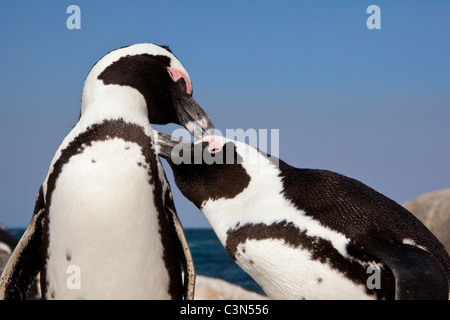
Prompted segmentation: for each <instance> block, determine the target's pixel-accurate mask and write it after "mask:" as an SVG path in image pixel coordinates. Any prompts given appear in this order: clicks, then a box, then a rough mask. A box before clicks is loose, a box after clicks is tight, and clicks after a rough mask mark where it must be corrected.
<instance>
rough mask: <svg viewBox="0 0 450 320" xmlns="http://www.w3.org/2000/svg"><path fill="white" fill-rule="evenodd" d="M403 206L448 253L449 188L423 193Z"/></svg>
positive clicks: (449, 242)
mask: <svg viewBox="0 0 450 320" xmlns="http://www.w3.org/2000/svg"><path fill="white" fill-rule="evenodd" d="M403 206H404V207H405V208H406V209H408V210H409V211H411V212H412V213H413V214H414V215H415V216H416V217H417V218H418V219H419V220H420V221H422V223H423V224H424V225H425V226H426V227H427V228H428V229H430V231H431V232H432V233H433V234H434V235H435V236H436V238H438V240H439V241H441V242H442V244H443V245H444V246H445V249H446V250H447V252H450V188H447V189H442V190H437V191H433V192H430V193H425V194H423V195H420V196H418V197H416V198H414V199H412V200H410V201H408V202H406V203H405V204H403Z"/></svg>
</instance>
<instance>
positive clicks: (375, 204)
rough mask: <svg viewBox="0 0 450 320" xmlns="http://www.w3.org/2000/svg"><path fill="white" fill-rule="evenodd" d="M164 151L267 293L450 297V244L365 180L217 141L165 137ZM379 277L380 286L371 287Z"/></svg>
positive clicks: (184, 187) (183, 186)
mask: <svg viewBox="0 0 450 320" xmlns="http://www.w3.org/2000/svg"><path fill="white" fill-rule="evenodd" d="M158 152H159V153H160V155H162V156H163V157H164V158H166V159H167V160H168V162H169V164H170V165H171V167H172V169H173V173H174V177H175V182H176V184H177V186H178V187H179V189H180V190H181V192H182V193H183V194H184V195H185V196H186V197H187V198H188V199H189V200H190V201H192V202H193V203H194V204H195V205H196V206H197V207H198V208H199V209H200V210H201V211H202V212H203V213H204V214H205V216H206V218H207V219H208V221H209V223H210V225H211V226H212V228H213V229H214V230H215V232H216V234H217V236H218V238H219V239H220V241H221V242H222V244H223V246H224V247H225V248H226V250H227V251H228V253H229V254H230V255H231V257H232V258H233V259H234V260H235V261H236V263H237V264H238V265H239V266H240V267H241V268H242V269H243V270H244V271H246V272H247V273H248V274H249V275H251V276H252V277H253V279H254V280H255V281H256V282H258V283H259V284H260V286H261V287H262V289H263V290H264V291H265V292H266V293H267V295H268V296H269V297H271V298H274V299H394V298H396V299H447V298H448V285H449V283H448V281H449V277H450V258H449V256H448V254H447V252H446V251H445V249H444V247H443V245H442V244H441V243H440V242H439V241H438V240H437V239H436V238H435V237H434V235H433V234H432V233H431V232H430V231H429V230H428V229H427V228H426V227H425V226H424V225H423V224H422V223H421V222H420V221H419V220H418V219H416V218H415V217H414V216H413V215H412V214H411V213H410V212H409V211H407V210H406V209H404V208H403V207H402V206H400V205H399V204H397V203H396V202H394V201H393V200H391V199H388V198H387V197H385V196H383V195H382V194H380V193H378V192H376V191H375V190H373V189H371V188H370V187H368V186H366V185H364V184H363V183H361V182H359V181H357V180H354V179H351V178H348V177H345V176H343V175H340V174H337V173H334V172H331V171H326V170H313V169H298V168H294V167H292V166H290V165H288V164H287V163H285V162H283V161H282V160H279V159H276V158H274V157H269V156H268V155H267V154H265V153H263V152H260V151H259V150H257V149H256V148H253V147H251V146H249V145H247V144H245V143H242V142H238V141H233V140H229V139H226V138H223V137H219V136H209V137H207V138H204V139H203V140H198V141H196V142H195V143H194V144H190V143H187V142H180V141H177V140H176V139H174V138H172V139H171V137H169V136H167V135H165V134H162V133H160V134H159V138H158ZM189 163H190V164H189ZM375 271H378V275H379V284H378V285H374V283H372V282H370V281H369V277H370V276H371V275H372V274H374V272H375ZM368 283H370V285H368Z"/></svg>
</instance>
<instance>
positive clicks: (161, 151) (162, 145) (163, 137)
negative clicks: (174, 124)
mask: <svg viewBox="0 0 450 320" xmlns="http://www.w3.org/2000/svg"><path fill="white" fill-rule="evenodd" d="M153 131H154V132H155V140H156V152H157V153H158V155H159V156H160V157H162V158H164V159H166V160H167V161H169V163H170V162H172V161H171V160H172V158H174V157H178V158H180V157H182V156H183V155H182V154H180V151H182V150H190V149H191V148H192V146H193V144H192V143H191V142H189V141H186V140H180V139H178V138H175V137H173V136H171V135H169V134H166V133H163V132H159V131H156V130H153Z"/></svg>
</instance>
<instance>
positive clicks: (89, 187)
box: [46, 138, 170, 299]
mask: <svg viewBox="0 0 450 320" xmlns="http://www.w3.org/2000/svg"><path fill="white" fill-rule="evenodd" d="M149 170H150V169H149V167H148V166H147V165H146V164H145V158H144V156H143V155H142V153H141V150H140V148H139V146H138V145H136V144H134V143H131V142H126V141H123V140H121V139H118V138H115V139H112V140H107V141H99V142H92V144H91V145H90V146H86V148H85V149H84V151H83V152H82V153H80V154H77V155H75V156H73V157H71V158H70V160H69V162H68V163H66V164H65V165H64V166H63V168H62V171H61V173H60V175H59V177H58V179H57V181H56V187H55V190H54V191H53V194H52V198H51V207H50V210H49V247H48V261H47V275H46V277H47V282H48V290H47V298H48V299H52V298H55V299H167V298H170V297H169V294H168V286H169V275H168V272H167V270H166V268H165V265H164V262H163V259H162V257H163V247H162V243H161V236H160V234H159V225H158V221H157V216H158V212H157V210H156V208H155V207H154V202H153V190H152V185H151V184H150V183H149V178H150V176H149V174H148V172H149Z"/></svg>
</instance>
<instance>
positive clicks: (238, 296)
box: [195, 275, 268, 300]
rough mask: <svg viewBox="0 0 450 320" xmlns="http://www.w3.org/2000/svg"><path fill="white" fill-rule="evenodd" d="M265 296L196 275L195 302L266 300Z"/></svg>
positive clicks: (215, 279) (225, 282) (220, 280)
mask: <svg viewBox="0 0 450 320" xmlns="http://www.w3.org/2000/svg"><path fill="white" fill-rule="evenodd" d="M267 299H268V298H267V296H264V295H261V294H259V293H256V292H253V291H249V290H246V289H244V288H242V287H240V286H237V285H235V284H232V283H229V282H227V281H225V280H222V279H217V278H210V277H206V276H201V275H197V278H196V286H195V300H267Z"/></svg>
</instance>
